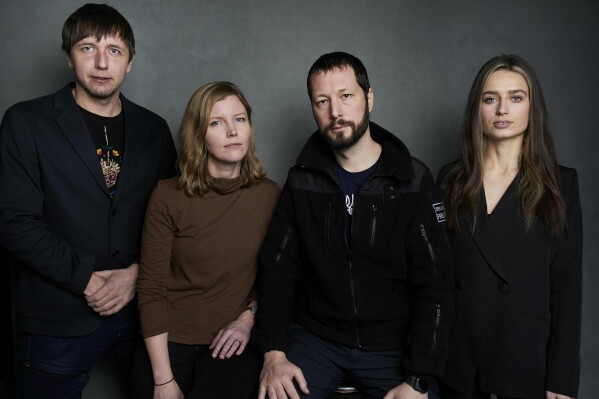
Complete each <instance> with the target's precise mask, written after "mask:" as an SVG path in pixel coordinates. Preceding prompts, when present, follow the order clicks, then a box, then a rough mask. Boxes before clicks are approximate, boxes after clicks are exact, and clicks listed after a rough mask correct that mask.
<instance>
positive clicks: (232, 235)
mask: <svg viewBox="0 0 599 399" xmlns="http://www.w3.org/2000/svg"><path fill="white" fill-rule="evenodd" d="M239 186H240V184H239V179H216V188H215V189H214V190H212V191H209V192H208V193H206V194H204V195H203V196H202V197H193V198H192V197H188V196H187V195H186V194H185V192H184V191H183V190H178V189H177V178H172V179H168V180H162V181H160V182H159V183H158V186H157V187H156V189H155V190H154V193H153V194H152V197H151V198H150V202H149V204H148V208H147V211H146V219H145V224H144V229H143V235H142V247H141V267H140V269H139V277H138V281H137V290H138V301H139V311H140V318H141V327H142V333H143V336H144V338H147V337H151V336H154V335H159V334H162V333H165V332H168V339H169V341H172V342H177V343H181V344H188V345H207V344H210V343H211V342H212V340H213V338H214V337H215V336H216V334H217V333H218V331H219V330H220V329H221V328H223V327H225V326H226V325H227V324H229V323H230V322H231V321H233V320H235V319H236V318H237V317H238V316H239V315H240V314H241V313H242V312H243V311H244V310H245V309H246V307H247V305H248V304H249V303H250V301H252V300H253V299H255V293H254V290H253V288H254V280H255V278H256V259H257V256H258V251H259V249H260V245H261V244H262V240H263V239H264V236H265V234H266V230H267V228H268V225H269V222H270V219H271V216H272V213H273V211H274V208H275V206H276V203H277V200H278V197H279V192H280V189H279V186H278V185H277V184H276V183H274V182H273V181H271V180H269V179H266V178H265V179H263V180H262V181H261V182H260V183H259V184H255V185H253V186H251V187H249V188H240V187H239Z"/></svg>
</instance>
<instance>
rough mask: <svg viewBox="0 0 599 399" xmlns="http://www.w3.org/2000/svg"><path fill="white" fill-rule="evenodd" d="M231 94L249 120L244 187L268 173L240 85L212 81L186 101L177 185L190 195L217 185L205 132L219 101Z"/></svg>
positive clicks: (180, 130)
mask: <svg viewBox="0 0 599 399" xmlns="http://www.w3.org/2000/svg"><path fill="white" fill-rule="evenodd" d="M228 96H237V98H239V101H241V103H242V104H243V106H244V107H245V110H246V113H247V116H248V122H249V123H250V128H251V132H250V142H249V145H248V151H247V153H246V154H245V156H244V157H243V159H242V160H241V171H240V175H239V177H240V179H241V185H242V187H249V186H251V185H252V184H255V183H258V182H259V181H260V180H262V179H263V178H264V176H266V174H265V173H264V172H263V171H262V166H261V164H260V161H259V160H258V158H257V157H256V145H255V143H254V129H253V128H252V109H251V107H250V104H249V103H248V102H247V100H246V98H245V96H244V95H243V93H242V92H241V90H239V88H238V87H237V86H236V85H234V84H233V83H230V82H213V83H208V84H205V85H204V86H202V87H200V88H199V89H197V90H196V92H195V93H194V94H193V95H192V96H191V98H190V99H189V102H188V103H187V108H186V109H185V113H184V114H183V121H182V122H181V128H180V129H179V144H180V153H179V169H180V171H181V176H180V177H179V182H178V184H177V187H178V188H179V189H183V190H185V193H186V194H187V195H189V196H190V197H196V196H202V195H203V194H205V193H206V192H208V191H209V190H210V189H212V188H213V187H214V178H213V177H212V176H211V175H210V173H209V171H208V150H207V148H206V132H207V131H208V120H209V119H210V112H211V111H212V107H214V104H216V102H217V101H220V100H223V99H224V98H225V97H228Z"/></svg>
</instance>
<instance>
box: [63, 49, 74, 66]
mask: <svg viewBox="0 0 599 399" xmlns="http://www.w3.org/2000/svg"><path fill="white" fill-rule="evenodd" d="M62 53H63V54H64V56H65V58H66V59H67V64H69V68H71V69H73V61H71V55H70V54H69V53H67V52H66V51H64V50H62Z"/></svg>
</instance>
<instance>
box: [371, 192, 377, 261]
mask: <svg viewBox="0 0 599 399" xmlns="http://www.w3.org/2000/svg"><path fill="white" fill-rule="evenodd" d="M377 210H378V208H377V206H376V204H373V205H372V218H371V222H370V254H373V253H374V239H375V238H376V211H377Z"/></svg>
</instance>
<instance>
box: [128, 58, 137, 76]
mask: <svg viewBox="0 0 599 399" xmlns="http://www.w3.org/2000/svg"><path fill="white" fill-rule="evenodd" d="M134 59H135V56H133V57H132V58H131V60H130V61H129V65H127V73H129V71H130V70H131V67H132V66H133V60H134Z"/></svg>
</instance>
